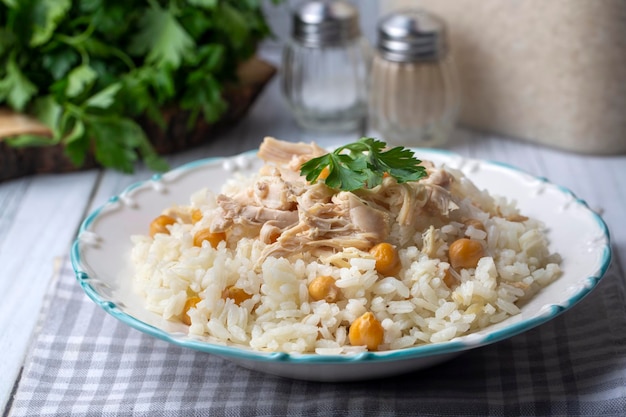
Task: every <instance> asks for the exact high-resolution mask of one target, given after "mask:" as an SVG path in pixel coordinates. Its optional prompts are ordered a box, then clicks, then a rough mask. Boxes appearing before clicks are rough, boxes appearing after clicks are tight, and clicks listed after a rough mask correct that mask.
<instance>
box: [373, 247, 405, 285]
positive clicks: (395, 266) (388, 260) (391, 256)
mask: <svg viewBox="0 0 626 417" xmlns="http://www.w3.org/2000/svg"><path fill="white" fill-rule="evenodd" d="M370 254H371V255H372V256H374V259H376V270H377V271H378V272H379V273H380V274H382V275H384V276H386V277H389V276H394V275H397V274H398V272H400V268H401V267H402V265H401V264H400V257H399V256H398V251H397V250H396V248H394V247H393V245H391V244H389V243H387V242H383V243H379V244H378V245H376V246H374V247H373V248H372V249H370Z"/></svg>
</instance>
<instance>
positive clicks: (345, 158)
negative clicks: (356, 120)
mask: <svg viewBox="0 0 626 417" xmlns="http://www.w3.org/2000/svg"><path fill="white" fill-rule="evenodd" d="M386 147H387V144H386V143H385V142H383V141H380V140H376V139H374V138H361V139H359V140H358V141H357V142H353V143H349V144H347V145H343V146H340V147H338V148H337V149H335V150H334V151H333V152H330V153H327V154H325V155H322V156H319V157H317V158H313V159H310V160H309V161H307V162H305V163H304V164H302V166H301V167H300V175H302V176H304V177H305V178H306V179H307V181H310V182H311V183H315V182H317V180H318V179H319V177H320V175H321V174H322V171H324V170H325V169H328V176H326V179H325V180H324V181H325V183H326V185H327V186H329V187H331V188H334V189H337V190H342V191H354V190H357V189H360V188H373V187H376V186H377V185H380V184H381V183H382V181H383V178H384V176H385V175H386V174H387V175H389V176H391V177H393V178H395V179H396V181H398V182H399V183H404V182H409V181H417V180H419V179H421V178H424V177H426V175H427V173H426V168H424V167H423V166H422V165H421V163H422V161H420V160H419V159H417V158H415V156H414V153H413V151H411V150H410V149H407V148H404V147H402V146H397V147H395V148H391V149H388V150H385V149H386Z"/></svg>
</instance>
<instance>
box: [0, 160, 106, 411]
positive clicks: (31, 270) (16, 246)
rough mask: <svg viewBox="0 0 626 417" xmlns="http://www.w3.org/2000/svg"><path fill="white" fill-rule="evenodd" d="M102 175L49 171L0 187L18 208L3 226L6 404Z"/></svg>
mask: <svg viewBox="0 0 626 417" xmlns="http://www.w3.org/2000/svg"><path fill="white" fill-rule="evenodd" d="M97 175H98V173H97V172H96V171H91V172H83V173H74V174H63V175H47V176H40V177H36V178H29V179H23V180H17V182H12V183H7V184H2V185H0V190H1V191H0V194H1V195H4V196H7V195H9V194H10V198H11V203H10V207H12V208H11V209H10V210H5V211H4V212H3V219H2V224H0V226H1V229H0V230H2V233H0V235H2V236H3V238H2V241H1V246H0V294H2V302H1V303H0V329H2V330H1V331H0V352H2V354H3V358H2V361H0V375H2V378H0V404H6V402H7V400H8V399H9V395H10V393H11V390H12V387H13V384H14V382H15V379H16V377H17V375H18V373H19V370H20V367H21V365H22V363H23V359H24V355H25V353H26V351H27V349H28V344H29V341H30V338H31V334H32V331H33V329H34V326H35V324H36V322H37V317H38V315H39V311H40V309H41V305H42V301H43V297H44V295H45V292H46V290H47V289H48V283H49V281H50V278H51V276H52V274H53V271H54V262H55V259H57V258H58V257H62V256H65V255H67V253H68V250H69V245H70V242H71V241H72V239H73V236H74V234H75V232H76V227H77V225H78V222H79V219H81V218H82V217H83V214H84V210H85V206H86V204H87V201H88V200H89V196H90V194H91V190H92V187H93V185H94V183H95V181H96V178H97ZM4 209H5V207H4V206H3V210H4ZM5 215H6V217H5Z"/></svg>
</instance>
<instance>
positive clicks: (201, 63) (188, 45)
mask: <svg viewBox="0 0 626 417" xmlns="http://www.w3.org/2000/svg"><path fill="white" fill-rule="evenodd" d="M269 34H270V30H269V28H268V25H267V23H266V20H265V18H264V16H263V14H262V11H261V0H0V105H5V106H9V107H11V108H12V109H14V110H16V111H18V112H23V113H27V114H30V115H33V116H35V117H36V118H37V119H38V120H40V121H41V122H43V123H44V124H45V125H46V126H48V127H49V128H50V131H51V132H52V138H41V137H35V136H32V135H22V136H19V137H15V138H12V139H10V140H9V141H8V142H9V143H10V144H11V145H14V146H33V145H49V144H62V145H63V146H64V149H65V151H66V154H67V156H68V157H69V158H70V160H71V161H72V162H73V163H74V164H75V165H77V166H80V165H81V164H82V163H83V161H84V159H85V156H86V155H87V154H89V153H93V155H94V156H95V158H96V160H97V161H98V162H99V163H101V164H102V165H103V166H107V167H112V168H116V169H119V170H121V171H124V172H131V171H132V170H133V167H134V164H135V162H136V161H137V160H138V159H140V158H141V159H143V160H144V162H145V163H146V165H147V166H148V167H150V168H151V169H154V170H164V169H166V168H167V164H166V163H165V162H164V161H163V159H161V158H160V157H159V156H158V155H157V154H156V152H155V151H154V149H153V148H152V146H151V144H150V142H149V140H148V138H147V137H146V135H145V133H144V131H143V129H142V128H141V126H140V125H138V124H137V122H136V120H137V117H138V116H148V117H149V118H151V119H152V120H154V121H156V122H157V123H159V124H160V125H161V126H163V127H165V126H164V124H165V122H164V120H163V116H162V110H163V109H164V108H169V107H174V108H177V109H180V110H183V111H189V112H190V115H191V116H190V120H189V126H190V128H191V127H192V126H193V125H194V123H195V121H196V120H197V118H198V117H203V118H204V119H205V120H206V121H207V122H209V123H211V122H215V121H216V120H217V119H218V118H219V117H220V116H221V114H222V113H223V112H224V111H225V109H226V103H225V102H224V100H223V98H222V89H223V87H224V85H225V84H226V83H228V82H231V81H233V82H234V81H236V80H235V79H234V78H235V69H236V67H237V64H238V63H240V62H242V61H243V60H245V59H247V58H249V57H250V56H251V55H252V54H253V53H254V51H255V48H256V46H257V44H258V42H259V41H260V40H261V39H263V38H264V37H266V36H267V35H269Z"/></svg>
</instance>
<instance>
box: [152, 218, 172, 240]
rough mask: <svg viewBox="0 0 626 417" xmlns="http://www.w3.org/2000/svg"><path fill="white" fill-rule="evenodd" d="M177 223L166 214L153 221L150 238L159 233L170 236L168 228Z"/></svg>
mask: <svg viewBox="0 0 626 417" xmlns="http://www.w3.org/2000/svg"><path fill="white" fill-rule="evenodd" d="M174 223H176V219H174V218H173V217H171V216H166V215H164V214H162V215H160V216H159V217H157V218H155V219H154V220H152V223H150V236H152V237H154V235H156V234H157V233H165V234H167V235H169V234H170V231H169V229H168V228H167V226H169V225H171V224H174Z"/></svg>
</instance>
